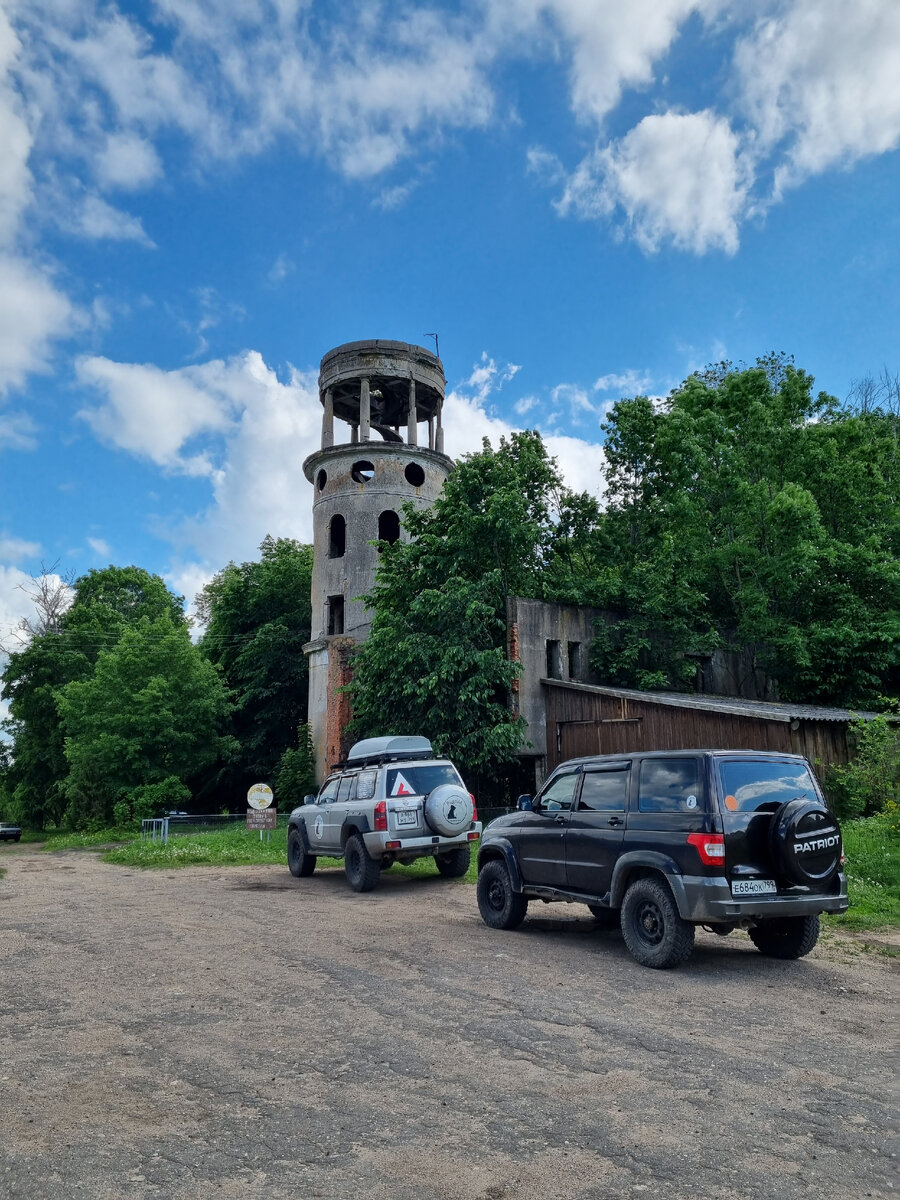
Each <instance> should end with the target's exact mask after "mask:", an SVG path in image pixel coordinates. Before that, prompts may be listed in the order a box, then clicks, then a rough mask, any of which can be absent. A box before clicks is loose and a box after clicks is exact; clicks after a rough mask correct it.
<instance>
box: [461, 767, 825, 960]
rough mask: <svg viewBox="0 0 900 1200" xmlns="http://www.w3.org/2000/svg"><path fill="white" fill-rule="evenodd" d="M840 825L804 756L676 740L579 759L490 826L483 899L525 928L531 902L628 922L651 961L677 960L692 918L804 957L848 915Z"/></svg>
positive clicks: (634, 941)
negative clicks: (675, 746)
mask: <svg viewBox="0 0 900 1200" xmlns="http://www.w3.org/2000/svg"><path fill="white" fill-rule="evenodd" d="M842 860H843V856H842V853H841V834H840V829H839V828H838V824H837V821H836V820H835V818H834V816H833V815H832V813H831V812H830V811H829V810H828V808H827V806H826V804H825V800H824V798H823V796H822V791H821V788H820V787H819V784H818V782H817V781H816V778H815V775H814V774H813V772H812V768H811V767H810V765H809V763H808V762H807V761H806V759H805V758H801V757H799V756H798V755H794V754H775V753H766V752H761V751H751V750H678V751H657V752H654V753H647V754H617V755H608V756H604V757H597V758H581V759H573V760H572V761H571V762H566V763H562V764H561V765H560V766H559V767H557V769H556V770H555V771H554V772H553V774H552V775H551V776H550V778H549V779H548V780H547V782H546V783H545V785H544V787H543V788H542V789H541V791H540V793H539V795H538V796H537V797H536V798H535V799H534V800H532V799H531V797H530V796H520V797H519V811H518V812H515V813H510V814H508V815H507V816H505V817H499V818H498V819H497V820H495V821H492V822H491V823H490V825H488V826H487V828H486V829H485V831H484V833H483V835H482V841H481V848H480V850H479V854H478V907H479V909H480V910H481V915H482V917H483V918H484V920H485V922H486V923H487V924H488V925H490V926H492V927H493V928H494V929H515V928H516V927H517V926H518V925H520V924H521V923H522V921H523V920H524V918H525V912H526V909H527V906H528V901H529V900H530V899H532V898H534V899H539V900H544V901H551V900H562V901H566V902H569V903H571V902H572V901H580V902H581V903H583V904H586V905H587V906H588V908H589V909H590V910H591V912H592V913H593V915H594V917H595V918H596V919H597V921H598V922H599V923H600V924H601V925H604V926H607V927H613V926H614V925H616V924H619V923H621V927H622V935H623V937H624V938H625V943H626V945H627V946H628V949H629V950H630V951H631V953H632V954H633V955H634V957H635V958H636V959H637V961H638V962H639V963H642V964H643V965H644V966H646V967H674V966H677V965H678V963H680V962H684V960H685V959H686V958H688V956H689V955H690V953H691V951H692V949H693V946H694V927H695V926H696V925H703V926H704V927H707V928H709V929H712V930H713V931H714V932H715V933H719V934H728V933H731V932H732V930H734V929H737V928H742V929H747V930H748V931H749V934H750V937H751V938H752V940H753V942H754V943H755V945H756V947H757V949H758V950H760V951H761V952H762V953H763V954H769V955H772V956H774V957H775V958H786V959H788V958H800V957H801V956H802V955H804V954H808V953H809V952H810V950H812V948H813V946H814V945H815V944H816V940H817V939H818V936H819V913H820V912H844V910H845V909H846V908H847V907H848V901H847V880H846V877H845V875H844V874H843V871H842V870H841V864H842Z"/></svg>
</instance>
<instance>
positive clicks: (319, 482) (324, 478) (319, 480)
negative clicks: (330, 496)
mask: <svg viewBox="0 0 900 1200" xmlns="http://www.w3.org/2000/svg"><path fill="white" fill-rule="evenodd" d="M327 482H328V472H327V471H324V470H323V471H320V472H319V473H318V475H317V476H316V487H317V488H318V489H319V491H320V492H321V491H322V489H323V488H324V487H325V484H326V483H327Z"/></svg>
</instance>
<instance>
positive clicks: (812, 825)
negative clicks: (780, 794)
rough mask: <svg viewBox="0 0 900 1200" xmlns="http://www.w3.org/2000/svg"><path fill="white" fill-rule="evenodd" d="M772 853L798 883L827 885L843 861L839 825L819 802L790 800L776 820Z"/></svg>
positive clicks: (784, 871) (777, 814) (785, 871)
mask: <svg viewBox="0 0 900 1200" xmlns="http://www.w3.org/2000/svg"><path fill="white" fill-rule="evenodd" d="M771 836H772V852H773V855H774V857H775V861H776V862H777V863H778V864H779V866H780V867H781V870H782V873H783V874H784V875H785V876H786V877H787V878H788V879H790V880H793V882H794V883H802V884H806V885H807V886H809V885H814V884H821V883H825V882H827V880H829V879H830V878H831V877H832V875H833V874H834V873H835V871H836V870H837V869H838V867H839V865H840V861H841V831H840V829H839V828H838V823H837V821H836V820H835V819H834V817H833V816H832V814H831V813H830V812H829V811H828V809H827V808H824V807H823V806H822V805H821V804H819V803H818V802H817V801H816V800H802V799H796V800H788V801H787V802H786V803H785V804H782V806H781V808H779V809H778V811H777V812H776V813H775V815H774V816H773V818H772V835H771Z"/></svg>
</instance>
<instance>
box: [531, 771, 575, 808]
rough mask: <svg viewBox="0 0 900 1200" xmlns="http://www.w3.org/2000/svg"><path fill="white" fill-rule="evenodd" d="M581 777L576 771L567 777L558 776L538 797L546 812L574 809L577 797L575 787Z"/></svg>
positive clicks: (566, 775)
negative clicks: (574, 801) (575, 797)
mask: <svg viewBox="0 0 900 1200" xmlns="http://www.w3.org/2000/svg"><path fill="white" fill-rule="evenodd" d="M579 778H580V776H579V775H578V774H576V773H575V772H574V771H573V772H571V773H568V774H565V775H557V777H556V778H555V779H554V780H552V781H551V782H550V783H549V784H548V785H547V787H546V788H545V789H544V790H543V791H542V792H541V794H540V796H539V797H538V802H539V804H540V807H541V808H542V809H543V810H544V812H560V811H561V810H564V809H570V808H571V807H572V800H573V798H574V796H575V785H576V784H577V783H578V780H579Z"/></svg>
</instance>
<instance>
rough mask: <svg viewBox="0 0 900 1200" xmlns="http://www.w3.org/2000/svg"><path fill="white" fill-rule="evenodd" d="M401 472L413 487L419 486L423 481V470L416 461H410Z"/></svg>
mask: <svg viewBox="0 0 900 1200" xmlns="http://www.w3.org/2000/svg"><path fill="white" fill-rule="evenodd" d="M403 474H404V475H405V476H406V482H407V483H409V484H411V485H412V486H413V487H421V486H422V484H423V483H424V482H425V472H424V471H423V470H422V468H421V467H420V466H419V464H418V463H410V464H409V465H408V466H407V468H406V470H405V471H404V472H403Z"/></svg>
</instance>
